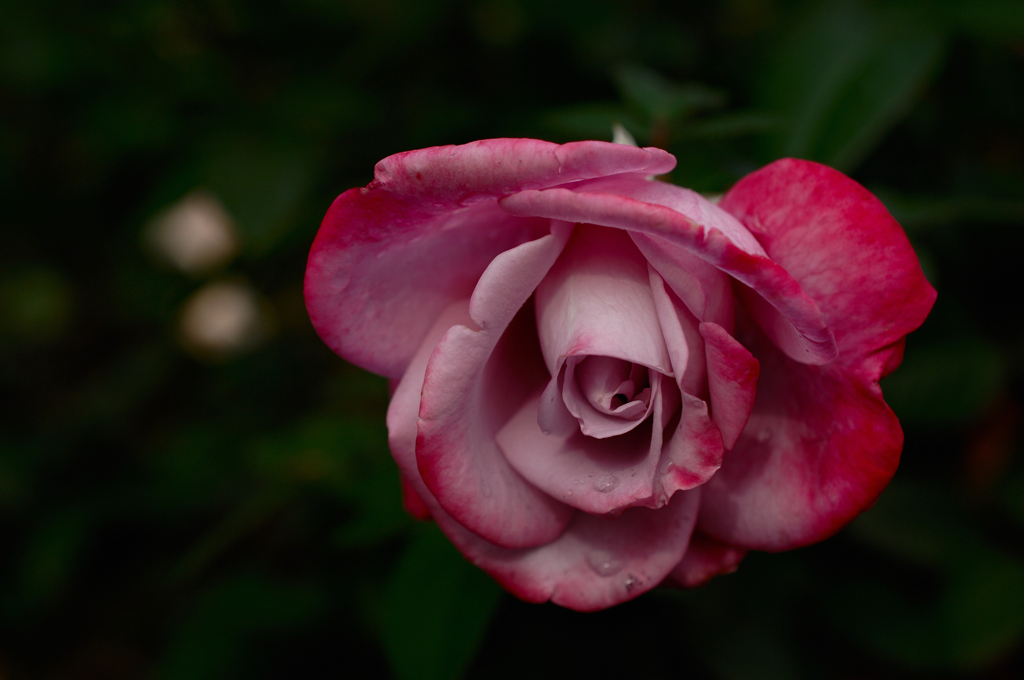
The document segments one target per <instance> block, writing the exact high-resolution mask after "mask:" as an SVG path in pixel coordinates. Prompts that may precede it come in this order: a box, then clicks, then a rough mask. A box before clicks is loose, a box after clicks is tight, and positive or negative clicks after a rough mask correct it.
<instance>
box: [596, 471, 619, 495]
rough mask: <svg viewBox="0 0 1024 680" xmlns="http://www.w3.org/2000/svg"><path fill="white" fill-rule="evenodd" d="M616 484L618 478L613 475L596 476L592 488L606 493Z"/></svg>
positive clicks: (617, 483)
mask: <svg viewBox="0 0 1024 680" xmlns="http://www.w3.org/2000/svg"><path fill="white" fill-rule="evenodd" d="M618 485H619V478H618V477H616V476H614V475H605V476H604V477H598V478H597V481H595V482H594V488H595V489H597V491H599V492H601V493H608V492H609V491H611V490H612V489H614V488H615V487H616V486H618Z"/></svg>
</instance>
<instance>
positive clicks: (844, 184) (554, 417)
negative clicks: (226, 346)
mask: <svg viewBox="0 0 1024 680" xmlns="http://www.w3.org/2000/svg"><path fill="white" fill-rule="evenodd" d="M674 166H675V159H674V157H672V156H671V155H670V154H668V153H666V152H665V151H662V150H659V149H653V148H651V149H639V148H635V147H629V146H620V145H613V144H608V143H604V142H578V143H573V144H565V145H561V146H558V145H555V144H551V143H548V142H542V141H537V140H529V139H497V140H485V141H480V142H474V143H472V144H467V145H464V146H448V147H437V148H430V149H423V150H419V151H411V152H408V153H402V154H398V155H395V156H391V157H389V158H386V159H384V160H383V161H381V162H380V163H378V165H377V168H376V173H375V179H374V181H373V182H372V183H370V185H369V186H367V187H366V188H365V189H352V190H350V191H348V192H346V193H344V194H342V195H341V196H339V197H338V199H337V200H336V201H335V202H334V204H333V205H332V206H331V208H330V210H329V211H328V213H327V216H326V218H325V219H324V222H323V225H322V227H321V229H320V232H319V234H318V235H317V238H316V241H315V242H314V244H313V248H312V251H311V253H310V257H309V265H308V269H307V272H306V284H305V291H306V300H307V306H308V309H309V313H310V318H311V319H312V321H313V325H314V326H315V328H316V329H317V331H318V332H319V334H320V335H321V337H322V338H323V339H324V341H325V342H326V343H327V344H328V345H329V346H330V347H331V348H332V349H334V350H335V351H336V352H337V353H338V354H340V355H341V356H343V357H345V358H346V359H348V360H349V361H352V362H353V363H355V364H358V365H360V366H363V367H364V368H367V369H369V370H371V371H374V372H376V373H379V374H381V375H384V376H387V377H389V378H392V379H393V380H394V381H397V382H394V383H393V386H394V393H393V396H392V400H391V404H390V406H389V409H388V417H387V425H388V430H389V443H390V447H391V450H392V453H393V455H394V458H395V460H396V461H397V463H398V466H399V468H400V470H401V474H402V478H403V482H404V487H405V489H406V499H407V507H410V508H413V509H416V508H419V511H420V512H421V513H423V514H429V515H430V516H431V517H433V519H434V520H435V521H436V522H437V523H438V525H439V526H440V527H441V529H442V530H443V531H444V532H445V533H446V534H447V535H448V537H449V538H450V539H451V540H452V541H453V542H454V543H455V545H456V546H457V547H458V548H459V550H461V551H462V553H463V554H464V555H465V556H466V557H467V558H469V559H470V560H471V561H473V562H474V563H476V564H477V565H479V566H480V567H482V568H483V569H485V570H486V571H487V572H489V573H490V574H491V575H492V576H493V577H495V578H496V579H497V580H498V581H499V582H500V583H501V584H502V585H503V586H505V587H506V588H507V589H508V590H510V591H511V592H512V593H514V594H515V595H517V596H519V597H521V598H523V599H526V600H530V601H544V600H547V599H550V600H552V601H554V602H556V603H558V604H562V605H565V606H567V607H571V608H574V609H580V610H593V609H600V608H603V607H607V606H610V605H613V604H616V603H618V602H621V601H624V600H627V599H630V598H632V597H635V596H636V595H638V594H640V593H642V592H644V591H646V590H648V589H650V588H652V587H654V586H656V585H657V584H659V583H660V582H663V581H665V580H666V579H668V580H670V581H674V582H677V583H681V584H683V585H688V586H691V585H696V584H699V583H702V582H704V581H706V580H707V579H709V578H711V577H712V576H714V575H715V574H718V573H723V572H727V571H731V570H732V569H734V568H735V567H736V565H737V564H738V562H739V561H740V560H741V559H742V557H743V555H744V554H745V553H746V551H747V550H748V549H763V550H784V549H787V548H793V547H796V546H801V545H806V544H808V543H812V542H814V541H818V540H820V539H822V538H825V537H827V536H829V535H831V534H832V533H834V532H835V531H837V530H838V529H839V528H840V527H842V526H843V525H844V524H845V523H846V522H848V521H849V520H850V519H851V518H853V517H854V516H856V515H857V514H858V513H859V512H861V511H862V510H864V509H865V508H866V507H867V506H869V505H870V504H871V503H872V502H873V501H874V499H875V498H876V497H877V496H878V494H879V493H880V492H881V490H882V489H883V488H884V487H885V485H886V484H887V483H888V481H889V479H890V477H891V476H892V474H893V472H894V471H895V468H896V464H897V462H898V459H899V454H900V450H901V447H902V432H901V430H900V427H899V423H898V422H897V420H896V417H895V416H894V415H893V413H892V411H891V410H890V409H889V408H888V407H887V406H886V404H885V402H884V401H883V400H882V394H881V390H880V389H879V386H878V380H879V379H880V378H881V377H882V376H884V375H886V374H887V373H888V372H890V371H892V370H893V369H895V368H896V366H897V365H898V364H899V362H900V360H901V359H902V353H903V346H904V336H905V335H906V334H907V333H908V332H910V331H911V330H913V329H915V328H917V326H919V325H920V324H921V323H922V321H923V320H924V318H925V316H926V315H927V313H928V311H929V310H930V308H931V305H932V303H933V301H934V299H935V292H934V291H933V290H932V288H931V286H929V285H928V283H927V281H926V280H925V278H924V276H923V275H922V273H921V269H920V266H919V264H918V261H917V258H916V256H915V254H914V252H913V250H912V248H911V246H910V244H909V242H908V241H907V239H906V236H905V235H904V233H903V231H902V230H901V229H900V227H899V225H898V224H897V223H896V222H895V221H894V220H893V218H892V217H891V216H890V215H889V213H888V212H887V211H886V210H885V208H884V207H883V206H882V204H881V203H880V202H879V201H878V200H877V199H876V198H875V197H873V196H872V195H871V194H870V193H869V192H867V191H866V190H865V189H864V188H863V187H861V186H860V185H859V184H857V183H855V182H854V181H853V180H851V179H849V178H847V177H846V176H844V175H842V174H841V173H839V172H837V171H835V170H832V169H830V168H828V167H825V166H822V165H818V164H815V163H811V162H807V161H799V160H791V159H787V160H781V161H778V162H776V163H773V164H771V165H769V166H767V167H765V168H763V169H761V170H759V171H757V172H755V173H753V174H751V175H749V176H747V177H745V178H744V179H742V180H741V181H740V182H739V183H738V184H737V185H736V186H735V187H733V189H732V190H731V191H729V192H728V193H727V194H726V195H725V196H724V198H723V199H722V201H721V203H720V205H714V204H712V203H711V202H709V201H708V200H706V199H704V198H702V197H701V196H700V195H698V194H696V193H694V192H692V191H690V190H687V189H683V188H680V187H676V186H673V185H670V184H667V183H663V182H660V181H654V180H652V179H650V176H652V175H657V174H660V173H666V172H668V171H669V170H671V169H672V168H673V167H674Z"/></svg>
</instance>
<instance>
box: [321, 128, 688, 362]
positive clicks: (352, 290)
mask: <svg viewBox="0 0 1024 680" xmlns="http://www.w3.org/2000/svg"><path fill="white" fill-rule="evenodd" d="M674 166H675V158H673V157H672V155H671V154H669V153H667V152H665V151H662V150H660V149H637V148H634V147H627V146H622V145H619V144H610V143H606V142H576V143H573V144H563V145H561V146H560V145H557V144H551V143H549V142H542V141H538V140H534V139H490V140H483V141H479V142H473V143H472V144H465V145H462V146H444V147H434V148H430V149H421V150H418V151H409V152H406V153H401V154H397V155H394V156H390V157H388V158H385V159H384V160H382V161H381V162H380V163H378V164H377V168H376V172H375V179H374V181H373V182H371V183H370V185H369V186H368V187H366V188H365V189H352V190H350V191H347V192H345V193H344V194H342V195H341V196H339V197H338V198H337V200H335V201H334V204H333V205H332V206H331V208H330V210H328V212H327V216H326V217H325V218H324V221H323V224H322V225H321V227H320V231H319V232H318V233H317V236H316V240H315V241H314V243H313V247H312V250H311V251H310V254H309V262H308V265H307V268H306V283H305V293H306V306H307V309H308V310H309V315H310V319H311V320H312V322H313V326H314V328H316V330H317V332H318V333H319V334H320V337H321V338H323V340H324V342H325V343H326V344H327V345H328V346H329V347H330V348H331V349H333V350H334V351H335V352H337V353H338V354H340V355H341V356H343V357H345V358H346V359H348V360H349V361H351V362H353V363H355V364H357V365H359V366H362V367H363V368H366V369H368V370H371V371H373V372H375V373H380V374H381V375H386V376H389V377H392V378H397V377H400V376H401V375H402V372H403V371H404V370H405V367H406V366H407V365H408V363H409V360H410V359H411V358H412V356H413V354H415V352H416V349H417V348H418V347H419V346H420V342H421V341H422V339H423V337H424V336H425V335H426V333H427V331H428V329H429V328H430V327H431V325H432V324H433V323H434V320H435V319H436V318H437V317H438V315H439V314H440V313H441V312H442V311H443V310H444V309H445V308H446V307H447V306H448V305H449V304H451V303H452V302H455V301H456V300H460V299H463V298H466V297H468V296H469V294H470V293H471V292H472V290H473V286H474V284H475V283H476V281H477V279H478V278H479V277H480V274H481V273H482V272H483V271H484V269H485V268H486V267H487V264H488V263H489V262H490V261H491V260H492V259H493V258H494V257H495V256H496V255H498V254H499V253H502V252H504V251H506V250H508V249H509V248H512V247H514V246H516V245H518V244H520V243H524V242H526V241H530V240H533V239H535V238H538V237H540V236H542V235H543V234H544V233H545V232H546V231H547V220H522V219H518V218H514V217H510V216H509V215H508V213H506V212H504V211H502V210H500V209H499V208H498V207H497V206H496V205H495V204H494V202H493V200H490V201H488V200H487V199H495V198H498V197H500V196H505V195H508V194H510V193H513V192H515V191H518V190H521V189H523V188H531V189H534V188H542V187H548V186H554V185H557V184H562V183H565V182H573V181H577V180H584V179H589V178H592V177H600V176H604V175H608V174H616V173H640V174H641V175H648V174H654V173H661V172H667V171H668V170H671V169H672V167H674ZM441 262H457V263H458V266H454V267H443V266H439V263H441Z"/></svg>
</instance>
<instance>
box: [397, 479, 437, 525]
mask: <svg viewBox="0 0 1024 680" xmlns="http://www.w3.org/2000/svg"><path fill="white" fill-rule="evenodd" d="M402 508H403V509H404V510H405V511H406V512H407V513H409V514H410V515H412V516H413V518H415V519H418V520H428V519H430V509H429V508H428V507H427V504H426V503H424V502H423V499H422V498H420V495H419V494H418V493H416V489H414V488H413V486H412V484H410V483H409V480H408V479H406V478H405V477H404V476H403V477H402Z"/></svg>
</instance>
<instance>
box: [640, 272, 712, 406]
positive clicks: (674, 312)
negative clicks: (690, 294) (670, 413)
mask: <svg viewBox="0 0 1024 680" xmlns="http://www.w3.org/2000/svg"><path fill="white" fill-rule="evenodd" d="M648 280H649V281H650V285H651V295H652V297H653V298H654V307H655V309H656V310H657V314H658V326H659V328H660V331H661V335H662V337H664V338H665V346H666V348H667V350H668V353H669V358H670V361H671V367H672V370H671V373H672V375H674V376H675V379H676V383H677V384H678V385H679V389H680V390H682V391H683V392H685V393H687V394H692V395H695V396H703V395H704V394H705V393H706V391H707V388H706V383H707V366H706V363H705V361H704V339H703V338H702V337H701V334H700V331H699V330H698V324H699V322H698V321H697V319H696V318H694V316H693V314H691V313H690V311H689V309H687V307H686V306H684V305H683V304H682V303H681V302H680V301H679V298H678V297H676V296H675V295H674V294H672V293H670V292H669V291H668V289H667V288H666V286H665V280H664V279H662V278H661V276H660V275H659V274H658V272H656V271H654V269H653V268H650V267H649V268H648Z"/></svg>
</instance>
